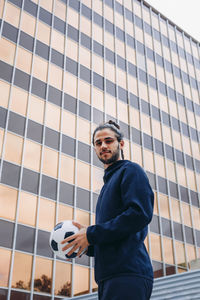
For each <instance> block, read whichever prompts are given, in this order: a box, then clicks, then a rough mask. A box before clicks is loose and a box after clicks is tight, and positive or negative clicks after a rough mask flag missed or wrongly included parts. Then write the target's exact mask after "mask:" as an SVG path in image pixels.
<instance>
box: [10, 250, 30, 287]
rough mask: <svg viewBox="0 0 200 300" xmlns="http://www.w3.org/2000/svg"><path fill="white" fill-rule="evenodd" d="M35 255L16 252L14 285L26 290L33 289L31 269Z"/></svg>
mask: <svg viewBox="0 0 200 300" xmlns="http://www.w3.org/2000/svg"><path fill="white" fill-rule="evenodd" d="M32 260H33V257H32V256H31V255H28V254H24V253H20V252H15V257H14V266H13V275H12V287H13V288H18V289H24V290H30V289H31V271H32Z"/></svg>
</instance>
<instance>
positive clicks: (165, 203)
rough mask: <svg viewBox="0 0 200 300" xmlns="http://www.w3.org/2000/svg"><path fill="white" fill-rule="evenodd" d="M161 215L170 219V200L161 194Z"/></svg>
mask: <svg viewBox="0 0 200 300" xmlns="http://www.w3.org/2000/svg"><path fill="white" fill-rule="evenodd" d="M159 203H160V214H161V216H162V217H164V218H167V219H169V218H170V216H169V200H168V197H167V196H165V195H164V194H159Z"/></svg>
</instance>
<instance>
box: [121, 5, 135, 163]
mask: <svg viewBox="0 0 200 300" xmlns="http://www.w3.org/2000/svg"><path fill="white" fill-rule="evenodd" d="M123 15H124V19H123V21H124V22H123V23H124V39H125V40H124V43H125V64H126V86H127V93H128V103H127V111H128V129H129V143H130V145H129V151H130V160H131V161H133V147H132V144H133V141H132V132H131V123H130V120H131V117H130V114H131V112H130V108H131V105H130V89H129V74H128V61H127V37H126V22H125V7H124V0H123Z"/></svg>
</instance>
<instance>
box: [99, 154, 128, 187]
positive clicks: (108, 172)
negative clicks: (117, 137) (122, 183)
mask: <svg viewBox="0 0 200 300" xmlns="http://www.w3.org/2000/svg"><path fill="white" fill-rule="evenodd" d="M126 162H127V160H122V159H121V160H117V161H116V162H115V163H113V164H112V165H110V166H109V167H108V168H107V169H105V171H104V176H103V181H104V183H106V182H107V181H108V179H109V178H110V177H111V176H112V175H113V173H115V172H116V171H117V170H118V169H119V168H120V167H121V166H122V165H123V164H124V163H126Z"/></svg>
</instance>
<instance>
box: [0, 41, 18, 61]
mask: <svg viewBox="0 0 200 300" xmlns="http://www.w3.org/2000/svg"><path fill="white" fill-rule="evenodd" d="M15 49H16V46H15V45H14V44H13V43H11V42H10V41H7V40H6V39H4V38H1V41H0V53H1V54H0V58H1V60H2V61H4V62H7V63H8V64H10V65H12V64H13V63H14V56H15Z"/></svg>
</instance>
